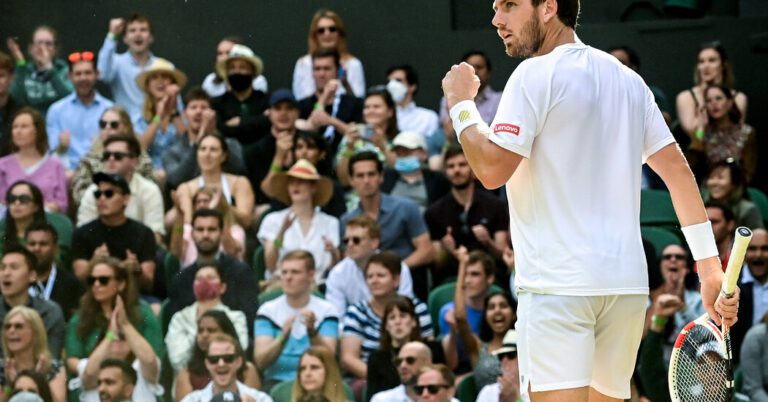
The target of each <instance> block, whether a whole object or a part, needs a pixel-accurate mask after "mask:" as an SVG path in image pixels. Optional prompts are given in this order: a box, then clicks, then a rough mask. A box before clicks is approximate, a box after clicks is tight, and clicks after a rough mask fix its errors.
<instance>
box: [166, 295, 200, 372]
mask: <svg viewBox="0 0 768 402" xmlns="http://www.w3.org/2000/svg"><path fill="white" fill-rule="evenodd" d="M183 311H184V310H181V311H179V312H177V313H176V314H174V315H173V317H171V323H170V324H168V333H166V334H165V346H166V351H167V352H168V361H170V362H171V366H172V367H173V369H174V371H176V372H179V371H180V370H181V369H183V368H184V367H185V366H186V364H187V363H188V362H189V359H190V358H191V357H192V353H191V352H192V348H193V347H194V344H195V340H196V337H197V334H191V333H188V331H186V328H185V325H184V323H183V322H182V320H183V317H182V316H181V313H182V312H183Z"/></svg>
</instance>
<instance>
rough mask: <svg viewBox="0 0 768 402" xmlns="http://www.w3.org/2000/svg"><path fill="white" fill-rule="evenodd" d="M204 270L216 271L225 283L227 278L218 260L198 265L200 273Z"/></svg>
mask: <svg viewBox="0 0 768 402" xmlns="http://www.w3.org/2000/svg"><path fill="white" fill-rule="evenodd" d="M203 268H211V269H212V270H214V271H216V273H217V274H218V275H219V279H220V280H221V281H222V282H224V281H225V279H226V278H224V270H223V269H222V268H221V265H219V263H218V262H217V261H216V260H212V261H205V262H200V263H198V264H197V270H198V271H200V270H201V269H203ZM195 275H197V272H195Z"/></svg>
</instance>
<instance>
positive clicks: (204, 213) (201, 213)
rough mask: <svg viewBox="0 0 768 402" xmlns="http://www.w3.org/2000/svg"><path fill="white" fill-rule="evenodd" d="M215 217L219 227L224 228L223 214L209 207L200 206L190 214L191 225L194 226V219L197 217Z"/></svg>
mask: <svg viewBox="0 0 768 402" xmlns="http://www.w3.org/2000/svg"><path fill="white" fill-rule="evenodd" d="M210 217H213V218H216V219H218V220H219V229H224V216H223V215H222V214H221V212H219V211H217V210H215V209H210V208H200V209H198V210H197V211H195V212H194V213H193V214H192V226H195V220H196V219H197V218H210Z"/></svg>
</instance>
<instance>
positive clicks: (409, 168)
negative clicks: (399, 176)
mask: <svg viewBox="0 0 768 402" xmlns="http://www.w3.org/2000/svg"><path fill="white" fill-rule="evenodd" d="M420 168H421V162H419V158H418V157H417V156H405V157H402V158H397V160H396V161H395V170H396V171H397V172H398V173H413V172H415V171H417V170H419V169H420Z"/></svg>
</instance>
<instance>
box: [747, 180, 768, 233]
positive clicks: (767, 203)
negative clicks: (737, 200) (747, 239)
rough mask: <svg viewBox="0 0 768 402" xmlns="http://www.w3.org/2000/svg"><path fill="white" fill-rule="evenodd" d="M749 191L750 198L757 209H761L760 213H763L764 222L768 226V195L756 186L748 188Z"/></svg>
mask: <svg viewBox="0 0 768 402" xmlns="http://www.w3.org/2000/svg"><path fill="white" fill-rule="evenodd" d="M747 193H749V198H751V199H752V202H754V203H755V205H756V206H757V209H759V210H760V214H761V215H763V222H765V225H766V226H768V196H766V195H765V193H764V192H762V191H760V190H758V189H756V188H754V187H749V188H747Z"/></svg>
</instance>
